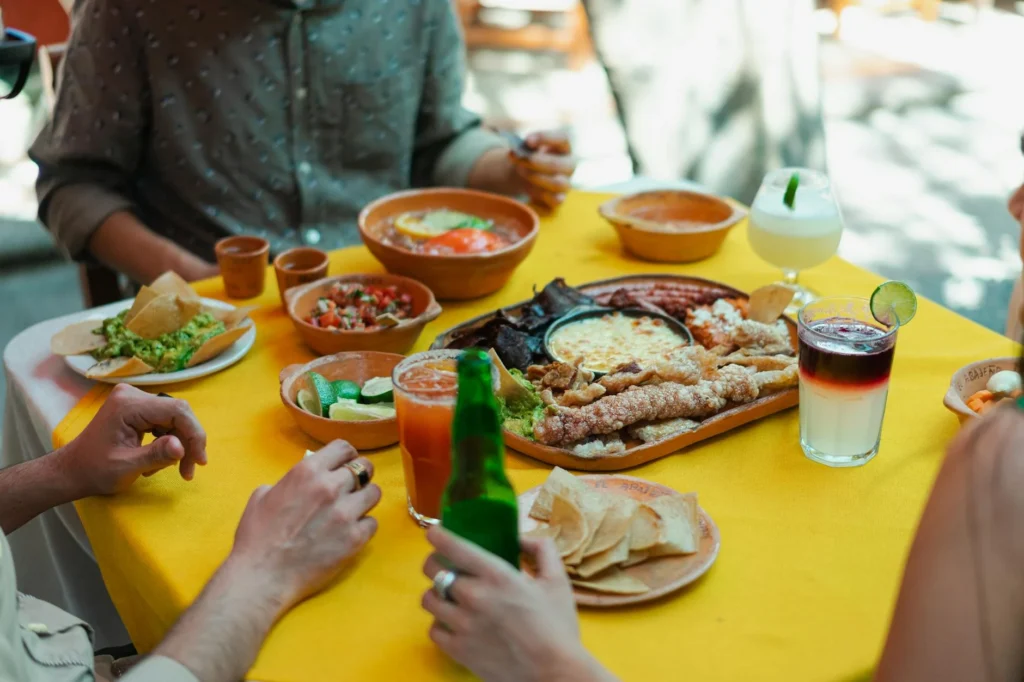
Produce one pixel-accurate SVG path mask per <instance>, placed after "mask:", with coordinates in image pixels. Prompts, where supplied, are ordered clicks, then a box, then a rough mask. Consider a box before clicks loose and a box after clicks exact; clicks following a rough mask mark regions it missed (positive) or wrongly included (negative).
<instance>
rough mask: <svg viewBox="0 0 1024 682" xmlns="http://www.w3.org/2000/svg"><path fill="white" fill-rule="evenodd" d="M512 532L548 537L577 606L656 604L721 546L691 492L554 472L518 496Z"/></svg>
mask: <svg viewBox="0 0 1024 682" xmlns="http://www.w3.org/2000/svg"><path fill="white" fill-rule="evenodd" d="M519 527H520V531H521V532H523V533H525V534H527V535H536V536H546V537H550V538H552V539H554V541H555V545H556V546H557V547H558V550H559V552H560V553H561V555H562V563H563V565H564V566H565V570H566V573H568V574H569V578H570V580H571V581H572V584H573V592H574V594H575V597H576V603H577V604H579V605H580V606H596V607H614V606H625V605H628V604H638V603H642V602H648V601H653V600H655V599H660V598H661V597H664V596H665V595H667V594H670V593H672V592H675V591H676V590H679V589H682V588H683V587H685V586H686V585H689V584H690V583H692V582H694V581H695V580H697V579H698V578H700V577H701V576H702V575H704V574H705V573H706V572H707V570H708V569H709V568H711V565H712V564H713V563H714V562H715V559H716V558H717V557H718V550H719V547H720V546H721V538H720V537H719V534H718V527H717V526H715V523H714V521H712V520H711V517H710V516H708V515H707V513H706V512H705V511H704V510H703V509H701V508H700V506H699V505H698V504H697V494H696V493H686V494H682V493H679V492H676V491H675V490H672V489H671V488H668V487H666V486H663V485H660V484H658V483H653V482H651V481H645V480H643V479H641V478H634V477H633V476H622V475H618V474H611V475H603V474H591V475H584V476H573V475H572V474H571V473H569V472H568V471H566V470H565V469H561V468H558V467H555V469H554V470H552V472H551V474H550V475H549V476H548V479H547V480H546V481H545V482H544V484H543V485H541V486H538V487H536V488H531V489H530V490H527V491H526V492H524V493H522V494H521V495H520V496H519Z"/></svg>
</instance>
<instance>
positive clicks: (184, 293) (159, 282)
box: [149, 270, 199, 299]
mask: <svg viewBox="0 0 1024 682" xmlns="http://www.w3.org/2000/svg"><path fill="white" fill-rule="evenodd" d="M149 288H150V289H152V290H153V291H155V292H156V294H157V296H163V295H165V294H174V295H175V296H179V297H181V298H183V299H197V298H199V294H198V293H197V292H196V290H195V289H193V288H192V286H191V285H189V283H188V282H186V281H185V280H184V279H182V278H181V275H179V274H178V273H176V272H174V271H173V270H168V271H167V272H165V273H164V274H162V275H160V276H159V277H157V278H156V279H155V280H153V283H152V284H150V285H149Z"/></svg>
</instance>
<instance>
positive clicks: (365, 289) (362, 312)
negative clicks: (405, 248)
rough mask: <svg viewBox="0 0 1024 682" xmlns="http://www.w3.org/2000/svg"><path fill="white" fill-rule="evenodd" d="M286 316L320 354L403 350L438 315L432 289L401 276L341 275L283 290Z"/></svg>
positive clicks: (409, 345) (407, 347) (409, 346)
mask: <svg viewBox="0 0 1024 682" xmlns="http://www.w3.org/2000/svg"><path fill="white" fill-rule="evenodd" d="M285 300H286V308H287V310H288V316H289V317H290V318H291V320H292V324H294V325H295V329H297V330H298V332H299V334H300V335H301V336H302V338H303V340H304V341H305V342H306V344H307V345H308V346H309V347H310V348H312V349H313V350H314V351H316V352H317V353H319V354H320V355H332V354H334V353H342V352H347V351H356V350H375V351H381V352H385V353H405V352H406V351H408V350H409V349H410V348H412V346H413V345H414V344H415V343H416V339H418V338H419V336H420V333H422V331H423V328H424V327H425V326H426V325H427V323H429V322H432V321H433V320H436V319H437V317H438V315H440V314H441V306H440V305H438V303H437V301H436V300H435V298H434V294H433V292H431V291H430V289H428V288H427V287H425V286H424V285H423V284H420V283H419V282H417V281H416V280H414V279H409V278H408V277H401V276H399V275H388V274H381V275H342V276H339V277H327V278H325V279H319V280H316V281H315V282H310V283H309V284H303V285H300V286H297V287H294V288H292V289H289V290H288V291H287V292H286V293H285Z"/></svg>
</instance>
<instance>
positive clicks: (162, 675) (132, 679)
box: [119, 656, 199, 682]
mask: <svg viewBox="0 0 1024 682" xmlns="http://www.w3.org/2000/svg"><path fill="white" fill-rule="evenodd" d="M119 679H122V680H125V681H126V682H199V678H197V677H196V676H195V675H193V674H192V671H191V670H189V669H188V668H186V667H185V666H183V665H182V664H181V663H178V662H177V661H175V660H174V659H173V658H167V657H166V656H147V657H146V658H145V660H143V661H142V663H139V664H138V665H136V666H133V667H132V668H131V669H130V670H129V671H128V674H127V675H123V676H122V677H120V678H119Z"/></svg>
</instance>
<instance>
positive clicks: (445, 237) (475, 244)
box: [423, 227, 508, 254]
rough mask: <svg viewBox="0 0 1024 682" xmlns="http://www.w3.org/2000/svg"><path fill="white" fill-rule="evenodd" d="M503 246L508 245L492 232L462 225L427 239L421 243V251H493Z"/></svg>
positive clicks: (442, 252) (443, 252)
mask: <svg viewBox="0 0 1024 682" xmlns="http://www.w3.org/2000/svg"><path fill="white" fill-rule="evenodd" d="M503 246H508V242H507V241H506V240H504V239H502V238H501V237H499V236H498V235H496V234H494V233H493V232H488V231H487V230H478V229H476V228H472V227H462V228H459V229H457V230H450V231H448V232H445V233H444V234H442V235H441V236H439V237H434V238H433V239H428V240H427V241H426V242H424V244H423V251H424V253H431V254H446V253H481V252H484V251H495V250H497V249H500V248H502V247H503Z"/></svg>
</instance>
